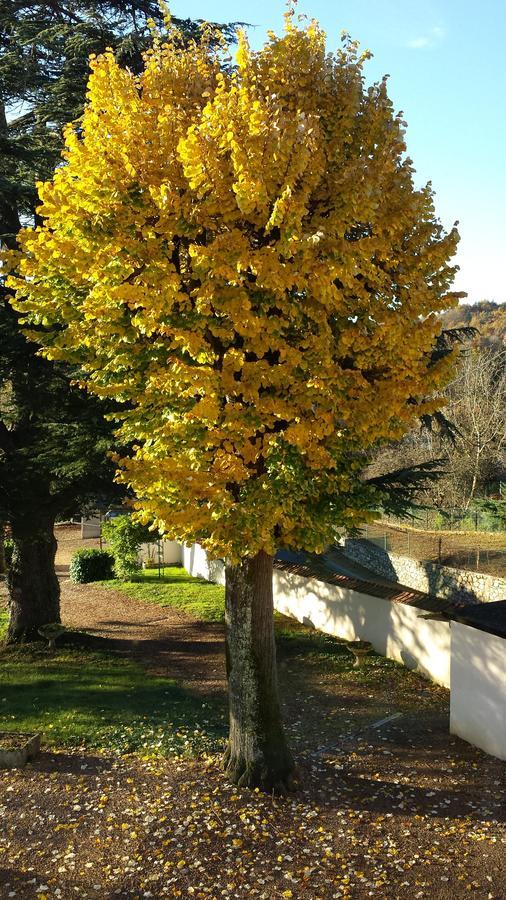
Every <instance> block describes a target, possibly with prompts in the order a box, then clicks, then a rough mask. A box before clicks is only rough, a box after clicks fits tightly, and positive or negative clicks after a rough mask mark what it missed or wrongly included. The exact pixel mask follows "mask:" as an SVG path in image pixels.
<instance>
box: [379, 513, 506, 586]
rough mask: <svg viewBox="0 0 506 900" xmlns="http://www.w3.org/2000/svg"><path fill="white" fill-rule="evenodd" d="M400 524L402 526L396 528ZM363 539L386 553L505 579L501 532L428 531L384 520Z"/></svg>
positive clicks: (504, 539) (504, 537) (505, 539)
mask: <svg viewBox="0 0 506 900" xmlns="http://www.w3.org/2000/svg"><path fill="white" fill-rule="evenodd" d="M400 522H403V524H399V523H400ZM362 537H364V538H366V539H367V540H368V541H370V542H371V543H373V544H376V545H377V546H379V547H381V548H382V549H383V550H385V551H386V552H392V553H397V554H399V555H400V556H409V557H411V558H412V559H417V560H420V561H421V562H437V563H438V564H439V565H444V566H452V567H453V568H461V569H470V570H472V571H475V572H483V573H485V574H489V575H496V576H499V577H506V534H505V532H504V531H502V532H480V531H475V532H474V533H470V532H468V531H460V532H459V531H453V532H452V531H444V532H443V531H431V530H425V529H423V528H420V523H419V522H418V523H417V526H408V525H407V524H406V521H405V520H398V521H397V520H394V521H393V520H391V519H388V520H386V519H384V520H381V521H379V522H374V523H373V524H372V525H366V526H365V527H364V529H363V530H362Z"/></svg>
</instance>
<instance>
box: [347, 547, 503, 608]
mask: <svg viewBox="0 0 506 900" xmlns="http://www.w3.org/2000/svg"><path fill="white" fill-rule="evenodd" d="M343 549H344V552H345V554H346V556H349V558H350V559H353V560H355V561H356V562H359V563H361V564H362V565H364V566H366V567H367V568H368V569H370V570H371V571H372V572H375V573H376V574H377V575H381V576H383V577H384V578H388V579H390V580H391V581H398V582H399V583H400V584H404V585H406V586H407V587H411V588H414V589H415V590H417V591H423V592H424V593H427V594H431V595H432V596H436V597H445V598H447V599H449V600H453V601H456V602H462V603H489V602H491V601H495V600H505V599H506V578H498V577H496V576H494V575H485V574H483V573H481V572H471V571H469V570H468V569H454V568H452V567H450V566H440V565H438V564H437V563H434V562H420V561H419V560H417V559H412V558H411V557H409V556H400V555H399V554H397V553H390V552H389V551H388V550H384V549H383V548H382V547H378V546H377V545H376V544H373V543H371V542H370V541H368V540H365V539H363V538H347V539H346V540H345V542H344V547H343Z"/></svg>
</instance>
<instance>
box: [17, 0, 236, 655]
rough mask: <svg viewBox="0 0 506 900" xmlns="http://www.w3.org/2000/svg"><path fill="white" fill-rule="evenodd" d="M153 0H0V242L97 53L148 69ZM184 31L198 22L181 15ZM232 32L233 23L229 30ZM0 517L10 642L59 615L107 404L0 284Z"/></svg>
mask: <svg viewBox="0 0 506 900" xmlns="http://www.w3.org/2000/svg"><path fill="white" fill-rule="evenodd" d="M150 19H151V20H152V21H154V22H155V23H156V24H157V25H161V24H163V22H162V20H163V13H162V11H161V9H160V6H159V5H158V3H157V2H155V0H117V2H111V0H107V2H103V0H102V2H101V0H93V2H91V0H46V2H40V3H39V2H33V0H31V2H22V0H0V243H1V244H2V245H4V246H7V247H10V248H13V247H15V246H16V235H17V233H18V231H19V229H20V227H21V225H22V224H26V223H28V224H32V223H33V224H36V223H37V213H36V204H37V192H36V187H35V184H36V182H37V181H38V180H41V179H45V178H48V177H49V176H50V175H51V173H52V172H53V170H54V168H55V166H56V165H58V162H59V159H60V150H61V147H62V126H63V125H64V124H65V123H66V122H68V121H75V120H76V119H78V118H79V116H80V115H81V114H82V111H83V108H84V101H85V94H86V83H87V78H88V59H89V55H90V53H100V52H102V51H103V50H105V48H106V47H111V48H113V50H114V52H115V54H116V56H117V58H118V59H119V60H120V61H121V63H122V65H127V66H128V67H129V68H130V69H132V70H133V71H137V70H139V69H140V68H141V64H142V51H143V49H144V48H145V47H146V46H147V45H148V42H149V39H150V25H149V20H150ZM178 24H179V26H180V28H181V31H182V34H183V36H184V37H185V38H188V37H191V36H193V37H195V36H197V35H198V29H199V25H198V23H196V22H192V21H190V20H186V21H184V22H181V21H180V22H179V23H178ZM223 30H224V31H225V32H228V31H230V30H231V29H230V28H229V27H224V28H223ZM0 346H1V348H2V351H1V356H0V523H5V522H8V523H9V525H10V528H11V531H12V537H13V539H14V543H15V551H14V558H13V562H12V565H11V568H10V571H9V579H8V584H9V595H10V624H9V632H8V640H10V641H16V640H19V639H22V638H23V639H28V638H32V637H37V629H38V628H39V627H40V626H41V625H43V624H46V623H48V622H57V621H59V620H60V611H59V584H58V579H57V576H56V573H55V567H54V557H55V551H56V542H55V538H54V522H55V519H56V518H58V517H60V518H61V517H62V516H65V515H67V514H68V513H69V512H71V511H73V510H75V509H76V507H78V506H79V504H80V503H83V502H85V501H86V500H87V499H90V498H91V497H93V496H96V495H97V494H100V493H103V491H104V490H105V489H106V488H107V487H110V485H111V484H112V476H113V468H112V465H111V463H110V462H109V460H108V459H107V456H106V450H107V448H108V447H109V446H110V444H111V440H112V438H111V428H110V425H109V424H108V423H107V422H105V420H104V417H103V412H104V408H103V404H101V403H99V402H97V400H96V399H93V398H89V397H88V396H87V395H86V394H85V393H84V392H83V391H81V390H80V389H79V388H77V387H75V386H72V385H71V378H72V377H75V375H76V372H75V370H72V369H70V368H69V367H68V366H64V365H62V364H53V363H48V362H47V361H46V360H44V359H41V358H40V357H39V356H38V355H37V347H36V346H34V345H33V344H29V343H27V341H26V340H25V338H24V337H23V335H22V334H21V332H20V330H19V328H18V319H17V314H16V313H15V312H14V311H13V310H12V308H11V306H10V304H9V292H8V290H7V289H6V287H5V285H3V284H2V283H1V282H0Z"/></svg>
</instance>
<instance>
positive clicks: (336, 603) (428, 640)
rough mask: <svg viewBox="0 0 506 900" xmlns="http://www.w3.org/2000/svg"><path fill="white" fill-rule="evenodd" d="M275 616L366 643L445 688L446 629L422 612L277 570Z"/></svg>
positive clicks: (447, 671) (447, 664) (447, 668)
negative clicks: (281, 614)
mask: <svg viewBox="0 0 506 900" xmlns="http://www.w3.org/2000/svg"><path fill="white" fill-rule="evenodd" d="M273 590H274V606H275V608H276V609H277V610H278V612H281V613H283V614H284V615H288V616H293V618H295V619H298V620H299V622H304V623H305V624H307V625H311V626H314V627H315V628H318V629H319V630H320V631H324V632H326V633H327V634H332V635H334V636H335V637H340V638H344V639H345V640H350V641H353V640H365V641H370V642H371V643H372V645H373V647H374V649H375V650H376V651H377V652H378V653H381V654H382V656H387V657H388V658H389V659H394V660H396V661H397V662H400V663H403V664H404V665H405V666H407V667H408V668H410V669H415V670H416V671H417V672H420V673H421V674H423V675H426V676H427V677H428V678H430V679H431V680H432V681H435V682H436V683H437V684H441V685H443V686H444V687H449V686H450V626H449V623H448V622H438V621H435V620H432V619H429V620H428V619H423V618H421V616H422V615H423V611H422V610H419V609H417V608H416V607H414V606H409V605H408V604H404V603H393V602H392V601H391V600H385V599H383V598H381V597H372V596H370V595H368V594H362V593H359V592H358V591H354V590H351V589H349V588H343V587H338V586H337V585H334V584H328V583H327V582H324V581H320V580H319V579H317V578H307V577H305V576H303V575H296V574H294V573H292V572H288V571H284V570H282V569H281V570H280V569H276V570H275V572H274V582H273Z"/></svg>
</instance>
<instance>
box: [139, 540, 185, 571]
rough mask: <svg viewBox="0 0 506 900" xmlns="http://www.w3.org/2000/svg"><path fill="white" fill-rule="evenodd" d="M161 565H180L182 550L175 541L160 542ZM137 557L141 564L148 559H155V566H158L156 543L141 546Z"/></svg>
mask: <svg viewBox="0 0 506 900" xmlns="http://www.w3.org/2000/svg"><path fill="white" fill-rule="evenodd" d="M161 548H162V563H163V564H165V565H166V566H175V565H181V563H182V550H181V544H178V542H177V541H162V544H161ZM139 556H140V558H141V560H142V561H143V562H145V561H146V560H147V559H148V557H153V558H154V559H155V562H156V564H157V565H158V545H157V542H156V541H153V543H146V544H141V548H140V550H139Z"/></svg>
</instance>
